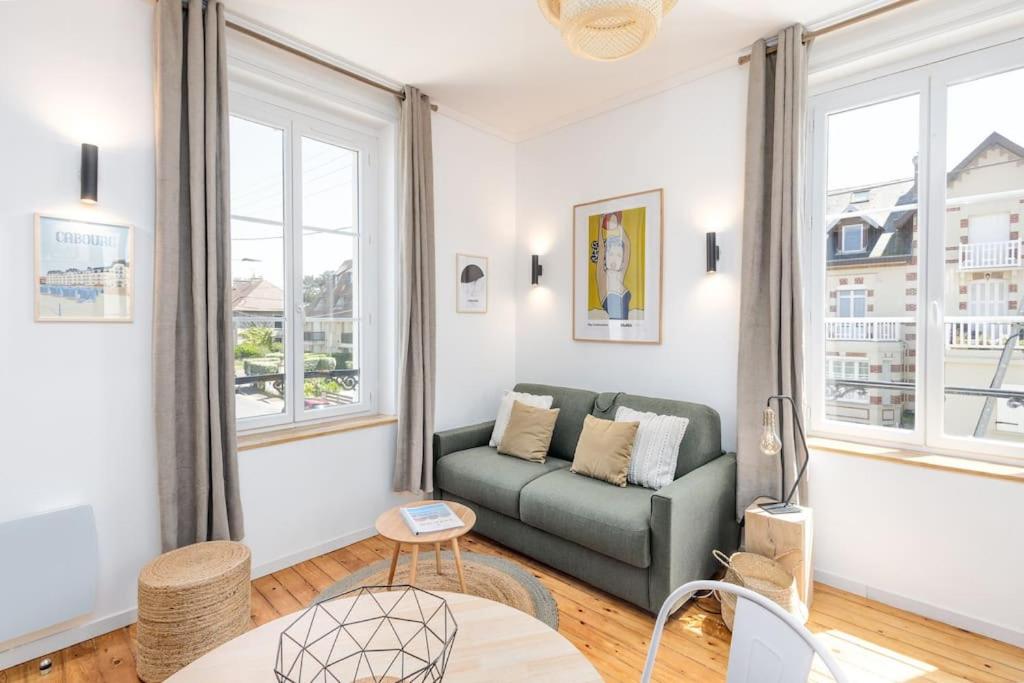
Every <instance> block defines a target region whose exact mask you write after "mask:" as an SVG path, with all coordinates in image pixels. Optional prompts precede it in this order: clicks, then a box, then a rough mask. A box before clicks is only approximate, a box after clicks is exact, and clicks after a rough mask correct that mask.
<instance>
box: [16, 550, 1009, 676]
mask: <svg viewBox="0 0 1024 683" xmlns="http://www.w3.org/2000/svg"><path fill="white" fill-rule="evenodd" d="M464 549H465V550H467V551H469V552H477V553H486V554H490V555H500V556H502V557H506V558H510V559H513V560H515V561H517V562H519V563H520V564H521V565H522V566H523V567H525V568H526V569H527V570H528V571H530V572H531V573H532V574H533V575H534V576H536V577H537V578H538V579H539V580H540V581H541V582H542V583H543V584H544V585H545V586H546V587H547V588H548V589H549V590H550V591H551V592H552V594H553V595H554V596H555V599H556V601H557V602H558V609H559V621H560V624H559V630H560V631H561V633H562V634H563V635H564V636H565V637H566V638H568V639H569V640H570V641H572V642H573V644H575V645H576V647H578V648H579V649H580V651H582V652H583V653H584V654H585V655H586V656H587V657H588V658H589V659H590V660H591V661H592V662H593V663H594V666H595V667H597V669H598V670H599V671H600V672H601V674H602V675H603V676H604V678H605V680H607V681H612V682H619V683H627V682H632V681H636V680H638V679H639V676H640V671H641V669H642V668H643V663H644V657H645V655H646V652H647V645H648V642H649V640H648V639H649V637H650V633H651V628H652V626H653V621H654V620H653V618H652V617H651V616H650V615H648V614H647V613H646V612H644V611H643V610H640V609H638V608H636V607H633V606H632V605H630V604H628V603H626V602H623V601H622V600H618V599H617V598H613V597H611V596H609V595H606V594H605V593H602V592H601V591H599V590H597V589H595V588H591V587H590V586H588V585H586V584H584V583H581V582H580V581H577V580H576V579H574V578H572V577H570V576H567V575H565V574H562V573H561V572H558V571H556V570H553V569H551V568H550V567H547V566H545V565H543V564H541V563H539V562H535V561H533V560H530V559H529V558H526V557H524V556H522V555H519V554H518V553H515V552H513V551H511V550H508V549H506V548H504V547H502V546H500V545H498V544H496V543H494V542H492V541H489V540H487V539H485V538H483V537H481V536H478V535H476V534H470V535H469V536H467V537H466V538H465V539H464ZM390 552H391V546H390V544H389V543H388V542H387V541H385V540H384V539H382V538H380V537H373V538H369V539H367V540H365V541H361V542H359V543H356V544H354V545H351V546H348V547H346V548H342V549H340V550H335V551H334V552H331V553H327V554H326V555H321V556H319V557H315V558H313V559H311V560H308V561H306V562H303V563H301V564H298V565H295V566H294V567H289V568H287V569H283V570H281V571H279V572H275V573H274V574H270V575H268V576H264V577H261V578H259V579H256V580H255V581H253V582H252V624H253V625H254V626H255V625H259V624H263V623H266V622H267V621H270V620H271V619H276V618H277V617H279V616H281V615H285V614H288V613H291V612H294V611H296V610H299V609H301V608H302V607H303V606H304V605H306V604H307V603H308V602H309V601H310V600H312V599H313V597H314V596H316V595H317V594H318V593H319V592H320V591H321V590H323V589H324V588H326V587H327V586H329V585H330V584H331V583H333V582H334V581H336V580H338V579H340V578H343V577H345V576H347V575H349V574H350V573H352V572H354V571H357V570H358V569H360V568H362V567H364V566H366V565H367V564H370V563H373V562H377V561H379V560H385V559H390V557H391V556H390ZM428 559H429V557H428ZM808 626H809V628H810V629H811V630H812V631H814V632H815V633H816V634H817V635H818V637H820V638H821V639H822V640H824V641H825V642H826V643H827V644H828V646H829V647H830V648H831V649H832V651H833V652H834V653H835V654H836V656H837V657H838V659H839V661H840V663H841V664H842V665H843V666H844V667H845V669H846V672H847V674H848V676H849V677H850V679H851V680H853V681H858V682H859V681H864V682H871V683H878V682H888V683H911V682H914V683H924V682H933V683H954V682H963V681H971V682H972V683H1000V682H1003V681H1018V682H1019V681H1024V650H1021V649H1019V648H1016V647H1013V646H1011V645H1007V644H1004V643H1000V642H997V641H994V640H991V639H988V638H984V637H981V636H978V635H974V634H972V633H968V632H966V631H963V630H961V629H957V628H954V627H952V626H947V625H945V624H942V623H939V622H936V621H932V620H930V619H926V618H924V617H919V616H916V615H913V614H910V613H907V612H903V611H901V610H898V609H895V608H893V607H889V606H887V605H883V604H880V603H877V602H873V601H871V600H867V599H865V598H861V597H858V596H855V595H852V594H850V593H845V592H843V591H840V590H836V589H835V588H830V587H829V586H825V585H822V584H818V585H817V586H815V600H814V608H813V609H812V611H811V618H810V622H809V623H808ZM133 637H134V627H133V626H129V627H127V628H122V629H119V630H117V631H114V632H112V633H107V634H105V635H102V636H99V637H97V638H93V639H92V640H89V641H86V642H84V643H81V644H79V645H75V646H73V647H70V648H67V649H64V650H61V651H60V652H55V653H53V654H52V655H51V658H52V659H53V669H52V671H51V672H50V673H49V675H47V676H45V677H42V676H40V675H39V673H38V671H37V667H38V662H37V661H32V662H28V663H26V664H23V665H21V666H18V667H14V668H13V669H8V670H7V671H3V672H0V683H23V682H26V681H39V680H42V681H47V682H48V683H80V682H82V681H90V682H92V681H102V682H103V683H136V682H137V681H138V678H137V677H136V675H135V660H134V658H133V654H132V647H133V645H132V641H133ZM728 654H729V632H728V631H727V630H726V628H725V625H724V624H723V623H722V621H721V618H720V617H719V616H718V615H717V614H711V613H709V612H705V611H703V610H702V609H701V608H700V607H699V606H697V605H695V604H693V603H691V604H690V605H689V606H688V607H687V608H686V609H685V610H683V611H682V612H680V613H679V614H677V615H676V616H675V618H673V619H672V620H671V621H670V623H669V624H668V626H667V628H666V634H665V637H664V638H663V639H662V644H661V649H660V651H659V655H658V666H657V669H656V670H655V679H656V680H658V681H680V680H685V681H724V680H725V672H726V667H727V662H728ZM811 680H812V681H829V680H831V678H830V677H829V676H828V675H827V674H824V673H822V672H821V671H819V670H818V669H817V668H816V670H815V671H814V672H813V673H812V676H811Z"/></svg>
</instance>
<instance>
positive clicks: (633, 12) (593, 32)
mask: <svg viewBox="0 0 1024 683" xmlns="http://www.w3.org/2000/svg"><path fill="white" fill-rule="evenodd" d="M676 1H677V0H537V4H538V5H540V10H541V12H543V13H544V16H545V17H547V20H548V21H550V22H551V23H552V24H554V25H555V26H556V27H558V28H559V29H560V30H561V32H562V39H563V40H564V41H565V44H566V45H568V46H569V49H570V50H572V51H573V53H575V54H577V55H579V56H581V57H586V58H587V59H595V60H598V61H602V62H611V61H615V60H616V59H622V58H624V57H628V56H630V55H631V54H633V53H635V52H638V51H640V50H642V49H643V48H644V47H646V46H647V45H648V44H649V43H650V42H651V41H652V40H654V36H655V35H657V33H658V28H659V27H660V26H661V18H662V17H663V16H664V15H665V14H667V13H668V12H669V10H671V9H672V8H673V7H674V6H675V4H676Z"/></svg>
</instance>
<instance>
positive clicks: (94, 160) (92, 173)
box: [82, 142, 100, 204]
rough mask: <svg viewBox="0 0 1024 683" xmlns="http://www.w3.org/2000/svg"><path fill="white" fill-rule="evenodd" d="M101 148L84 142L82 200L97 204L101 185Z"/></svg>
mask: <svg viewBox="0 0 1024 683" xmlns="http://www.w3.org/2000/svg"><path fill="white" fill-rule="evenodd" d="M99 160H100V148H99V147H97V146H96V145H89V144H86V143H84V142H83V143H82V202H83V203H85V204H95V203H96V198H97V194H98V193H97V187H98V186H99Z"/></svg>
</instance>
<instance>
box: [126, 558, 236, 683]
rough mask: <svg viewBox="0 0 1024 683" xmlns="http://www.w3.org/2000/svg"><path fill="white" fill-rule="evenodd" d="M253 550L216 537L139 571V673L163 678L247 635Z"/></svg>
mask: <svg viewBox="0 0 1024 683" xmlns="http://www.w3.org/2000/svg"><path fill="white" fill-rule="evenodd" d="M250 563H251V556H250V553H249V549H248V548H247V547H245V546H244V545H242V544H241V543H234V542H232V541H211V542H209V543H197V544H195V545H190V546H186V547H184V548H179V549H178V550H172V551H171V552H168V553H164V554H163V555H160V556H159V557H157V558H156V559H154V560H153V561H152V562H150V563H149V564H147V565H146V566H145V567H143V568H142V571H141V572H140V573H139V621H138V629H137V641H138V654H137V658H136V667H137V669H138V673H139V678H141V679H142V680H144V681H146V683H154V682H156V681H163V680H164V679H166V678H167V677H169V676H170V675H171V674H173V673H174V672H176V671H177V670H178V669H181V668H182V667H184V666H185V665H187V664H190V663H191V662H193V661H194V660H196V659H198V658H199V657H201V656H203V655H204V654H206V653H207V652H209V651H210V650H212V649H213V648H215V647H217V646H218V645H221V644H223V643H225V642H227V641H229V640H231V639H232V638H235V637H237V636H240V635H242V634H243V633H245V632H246V631H247V630H248V628H249V619H250V584H249V581H250Z"/></svg>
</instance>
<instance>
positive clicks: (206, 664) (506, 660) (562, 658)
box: [167, 592, 602, 683]
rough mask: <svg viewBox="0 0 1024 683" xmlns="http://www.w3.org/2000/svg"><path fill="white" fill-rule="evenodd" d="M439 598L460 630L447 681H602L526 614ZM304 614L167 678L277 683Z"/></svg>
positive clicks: (469, 598) (472, 600) (464, 598)
mask: <svg viewBox="0 0 1024 683" xmlns="http://www.w3.org/2000/svg"><path fill="white" fill-rule="evenodd" d="M434 595H439V596H441V597H442V598H444V599H445V600H446V601H447V602H448V606H449V607H450V608H451V610H452V615H453V616H454V617H455V623H456V624H457V625H458V628H459V632H458V634H457V635H456V636H455V646H454V648H453V649H452V655H451V659H449V660H448V668H447V670H446V671H445V675H444V680H445V683H512V682H516V683H518V682H520V681H559V682H560V683H600V681H601V680H602V679H601V676H600V675H599V674H598V673H597V670H596V669H595V668H594V666H593V665H592V664H591V663H590V662H589V661H588V660H587V658H586V657H584V656H583V654H582V653H581V652H580V651H579V650H577V649H576V647H575V646H573V644H572V643H570V642H569V641H568V640H566V638H565V637H564V636H562V635H561V634H560V633H559V632H558V631H555V630H554V629H552V628H551V627H550V626H548V625H547V624H545V623H544V622H542V621H540V620H539V619H534V618H533V617H531V616H530V615H529V614H527V613H526V612H520V611H519V610H517V609H515V608H514V607H509V606H508V605H503V604H501V603H498V602H494V601H492V600H487V599H484V598H478V597H476V596H473V595H464V594H462V593H442V592H435V593H434ZM335 600H347V601H351V600H353V598H345V597H339V598H335ZM342 607H343V605H342ZM298 616H299V614H298V613H297V612H296V613H295V614H289V615H288V616H285V617H280V618H278V619H275V620H274V621H270V622H268V623H266V624H263V625H262V626H259V627H257V628H255V629H253V630H252V631H249V632H248V633H246V634H244V635H241V636H239V637H237V638H235V639H234V640H229V641H228V642H226V643H224V644H223V645H221V646H220V647H217V648H214V649H213V650H211V651H210V652H208V653H206V654H205V655H203V656H202V657H200V658H199V659H197V660H196V661H194V662H192V663H191V664H189V665H188V666H186V667H185V668H184V669H182V670H181V671H179V672H178V673H176V674H174V675H173V676H171V677H170V678H168V679H167V683H210V681H216V682H217V683H264V682H265V683H273V682H274V681H275V676H274V660H275V655H276V654H277V646H278V642H279V640H280V638H281V632H282V631H284V630H285V629H286V628H288V626H290V625H291V624H292V623H293V622H294V621H295V620H296V618H298Z"/></svg>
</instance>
